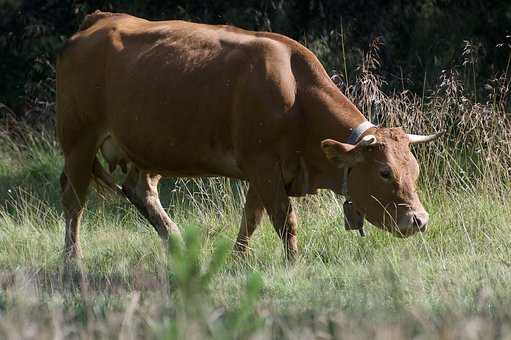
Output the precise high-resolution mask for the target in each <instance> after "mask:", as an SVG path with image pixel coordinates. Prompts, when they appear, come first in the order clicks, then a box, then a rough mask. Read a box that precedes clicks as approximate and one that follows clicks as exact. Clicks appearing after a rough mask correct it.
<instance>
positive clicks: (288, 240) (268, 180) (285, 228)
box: [250, 163, 298, 261]
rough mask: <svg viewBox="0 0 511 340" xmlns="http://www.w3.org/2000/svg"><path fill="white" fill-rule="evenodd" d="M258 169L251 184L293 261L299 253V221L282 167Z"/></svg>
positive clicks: (289, 258)
mask: <svg viewBox="0 0 511 340" xmlns="http://www.w3.org/2000/svg"><path fill="white" fill-rule="evenodd" d="M258 168H259V170H261V171H260V172H259V174H257V175H254V176H253V177H252V178H251V182H250V183H251V184H252V183H254V184H255V185H256V189H257V193H258V194H259V197H260V198H261V200H262V202H263V204H264V206H265V208H266V211H267V212H268V215H269V216H270V220H271V222H272V224H273V227H274V228H275V231H276V232H277V234H278V235H279V237H280V238H281V239H282V241H283V243H284V249H285V251H286V257H287V259H288V260H290V261H293V260H294V259H295V257H296V255H297V253H298V243H297V239H296V227H297V222H298V220H297V217H296V214H295V212H294V210H293V206H292V205H291V201H290V199H289V197H288V195H287V192H286V189H285V186H284V181H283V180H282V173H281V169H280V166H278V163H276V164H275V166H273V167H268V171H264V169H261V168H260V167H258Z"/></svg>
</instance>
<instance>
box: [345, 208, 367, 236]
mask: <svg viewBox="0 0 511 340" xmlns="http://www.w3.org/2000/svg"><path fill="white" fill-rule="evenodd" d="M342 208H343V210H344V229H346V230H358V232H359V233H360V236H365V235H366V233H365V230H364V216H362V215H360V213H359V212H358V211H357V210H355V208H353V202H351V201H348V200H346V201H344V204H343V206H342Z"/></svg>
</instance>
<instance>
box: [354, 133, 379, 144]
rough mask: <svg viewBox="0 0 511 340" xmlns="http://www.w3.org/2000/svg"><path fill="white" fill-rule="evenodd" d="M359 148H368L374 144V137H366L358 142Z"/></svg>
mask: <svg viewBox="0 0 511 340" xmlns="http://www.w3.org/2000/svg"><path fill="white" fill-rule="evenodd" d="M358 143H359V144H360V145H361V146H368V145H372V144H375V143H376V137H375V136H374V135H367V136H364V137H363V138H362V140H361V141H360V142H358Z"/></svg>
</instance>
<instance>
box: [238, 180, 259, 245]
mask: <svg viewBox="0 0 511 340" xmlns="http://www.w3.org/2000/svg"><path fill="white" fill-rule="evenodd" d="M263 213H264V206H263V203H262V202H261V199H260V198H259V195H258V194H257V191H256V189H255V187H254V186H253V185H250V186H249V187H248V191H247V198H246V201H245V208H244V209H243V217H242V218H241V225H240V231H239V233H238V238H237V240H236V244H235V245H234V250H235V251H236V252H238V253H239V254H244V253H245V252H246V250H247V247H248V241H249V239H250V236H252V234H253V233H254V231H255V229H256V228H257V226H258V225H259V224H260V223H261V219H262V217H263Z"/></svg>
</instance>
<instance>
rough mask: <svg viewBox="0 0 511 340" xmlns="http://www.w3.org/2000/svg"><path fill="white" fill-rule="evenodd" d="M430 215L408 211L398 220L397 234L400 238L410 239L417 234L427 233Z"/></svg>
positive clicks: (423, 212)
mask: <svg viewBox="0 0 511 340" xmlns="http://www.w3.org/2000/svg"><path fill="white" fill-rule="evenodd" d="M428 222H429V215H428V213H427V212H426V211H413V210H411V211H408V212H406V213H405V214H404V215H402V216H401V218H400V219H399V220H398V223H397V226H396V227H397V228H396V229H397V230H396V232H397V233H398V234H401V235H398V236H403V237H408V236H411V235H414V234H415V233H417V232H421V233H423V232H426V230H427V229H428Z"/></svg>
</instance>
